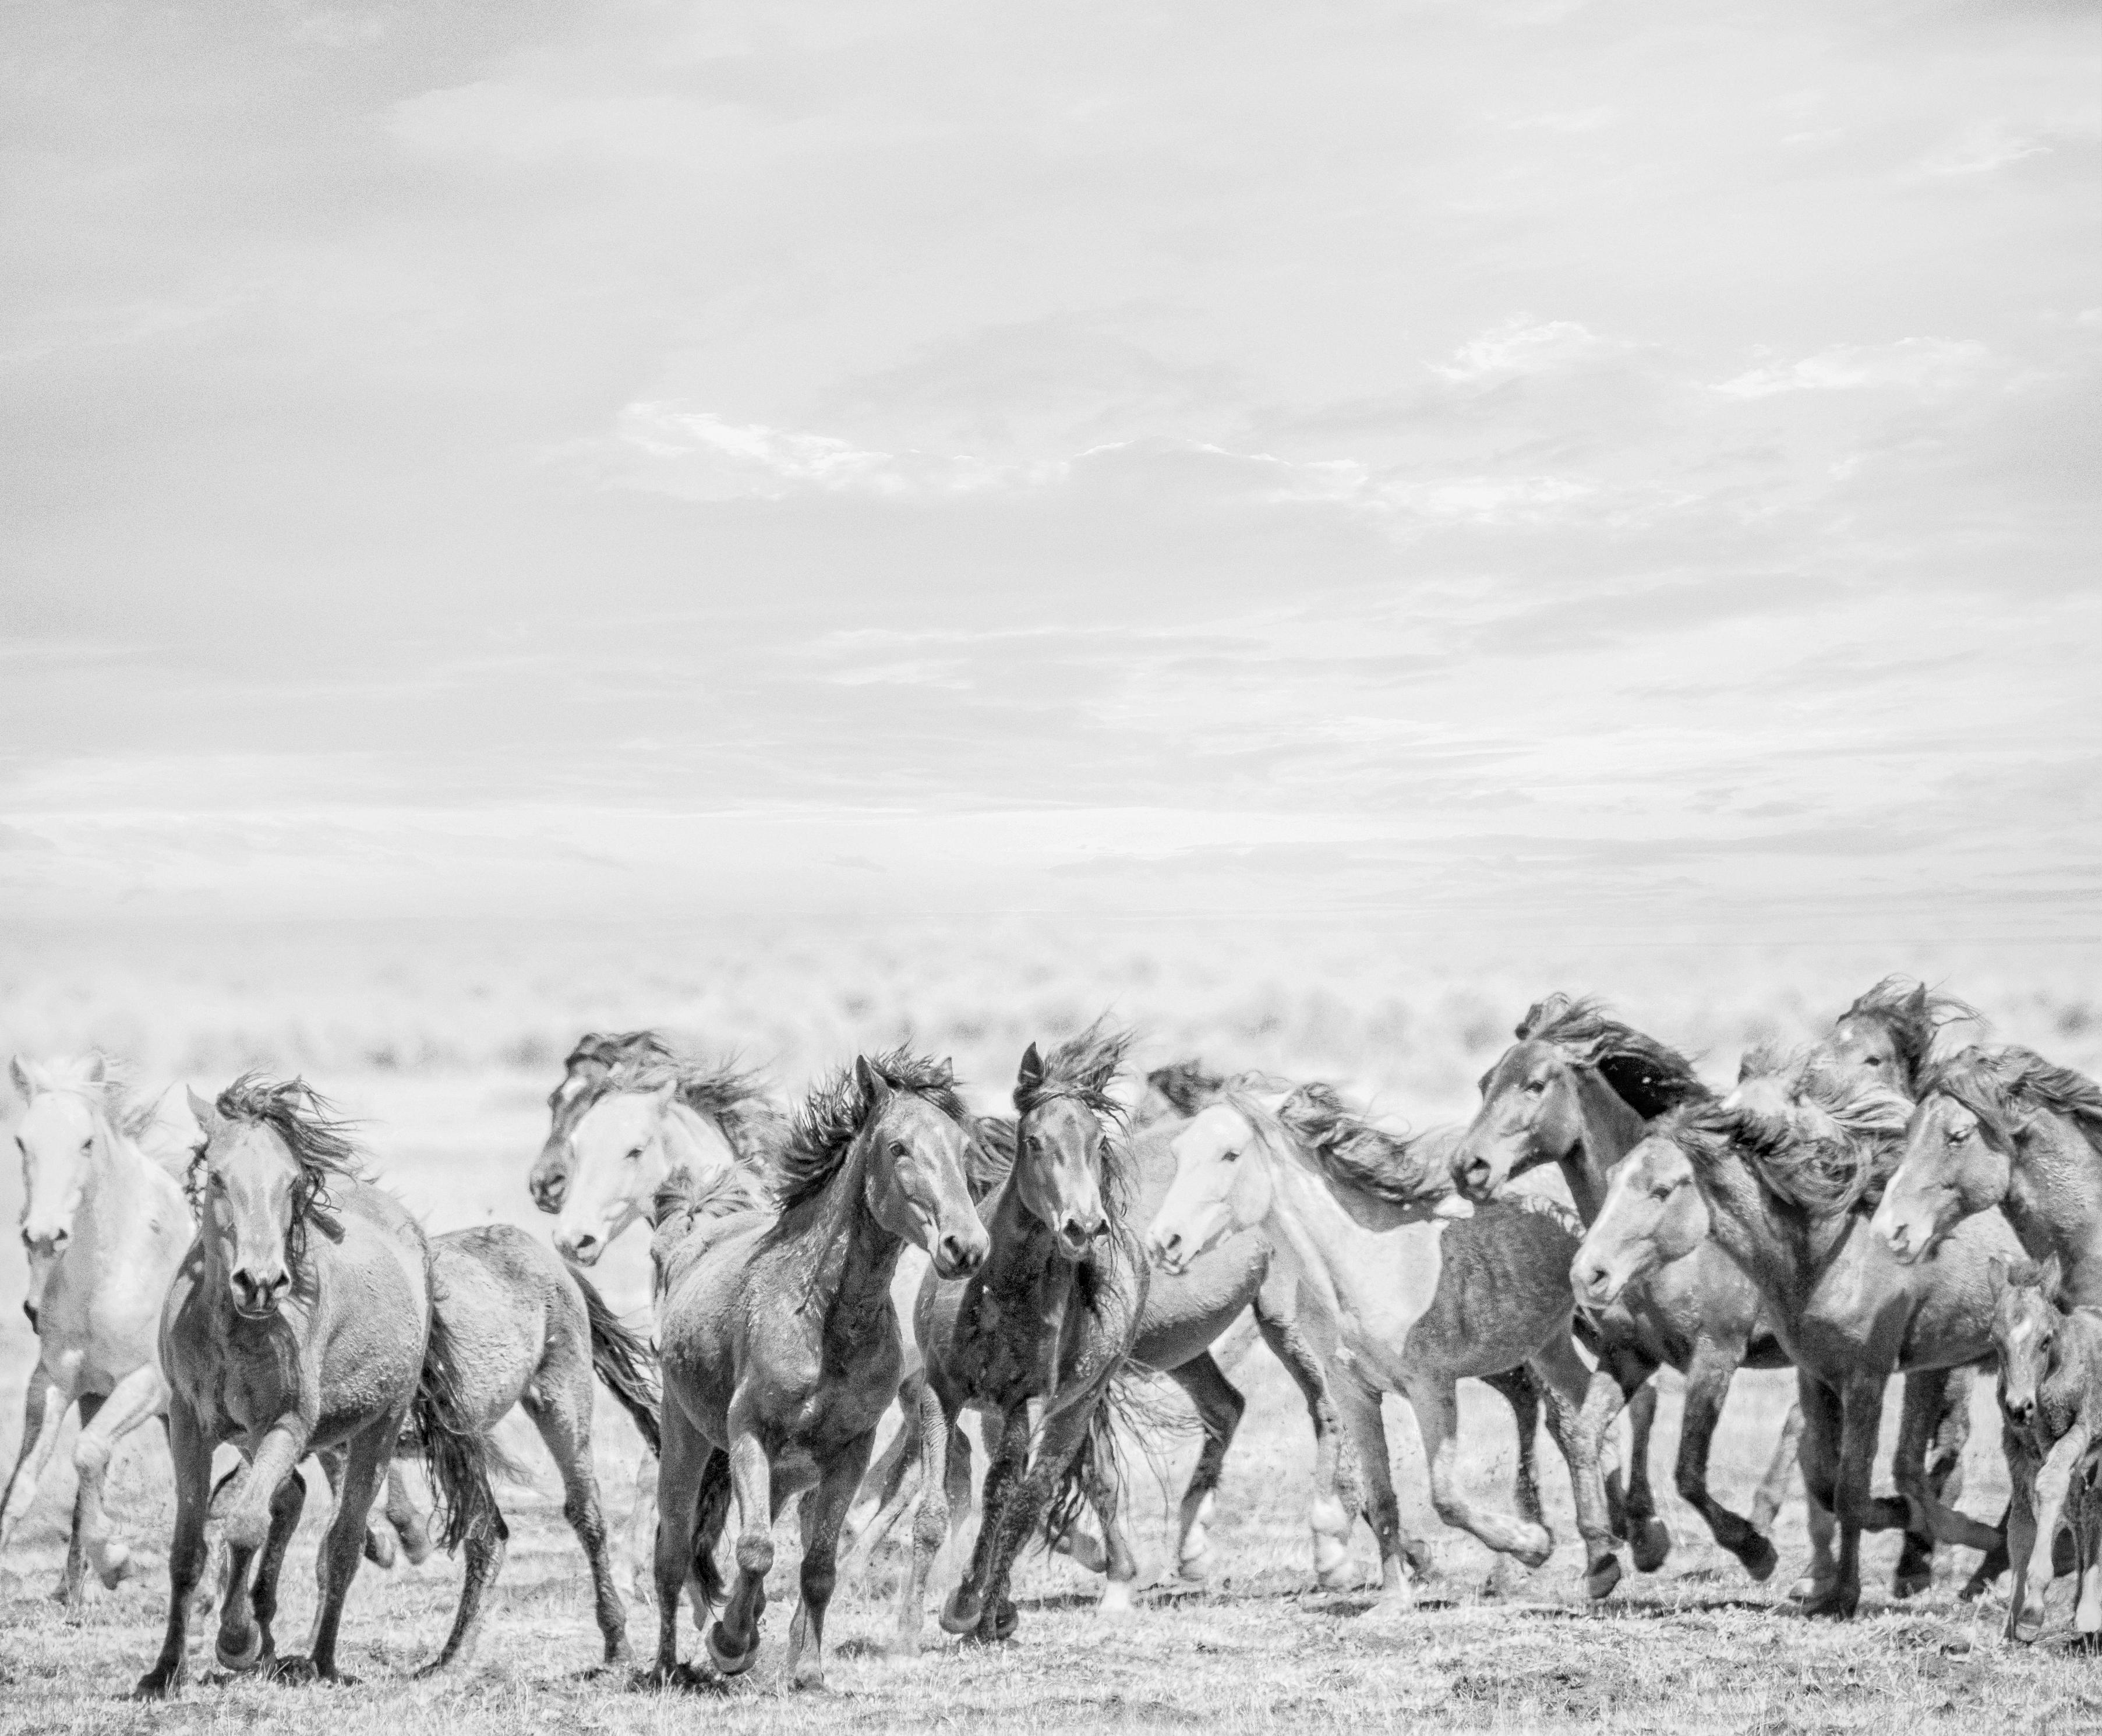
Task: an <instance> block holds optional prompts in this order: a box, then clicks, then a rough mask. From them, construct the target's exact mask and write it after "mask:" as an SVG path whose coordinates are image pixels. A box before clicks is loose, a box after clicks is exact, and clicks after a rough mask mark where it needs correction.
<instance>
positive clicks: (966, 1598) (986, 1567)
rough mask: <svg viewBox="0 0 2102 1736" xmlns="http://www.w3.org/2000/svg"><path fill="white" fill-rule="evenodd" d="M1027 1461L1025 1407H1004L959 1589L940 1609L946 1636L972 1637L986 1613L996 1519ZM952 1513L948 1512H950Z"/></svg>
mask: <svg viewBox="0 0 2102 1736" xmlns="http://www.w3.org/2000/svg"><path fill="white" fill-rule="evenodd" d="M1028 1459H1029V1406H1028V1405H1027V1402H1024V1403H1021V1404H1017V1405H1014V1406H1010V1407H1009V1409H1008V1410H1006V1411H1004V1413H1003V1414H1002V1415H1001V1417H1000V1434H999V1438H998V1440H997V1441H996V1442H995V1443H994V1445H993V1446H992V1448H991V1451H989V1452H988V1453H987V1455H986V1474H985V1486H984V1488H982V1490H979V1491H978V1543H977V1544H976V1545H975V1546H974V1547H973V1549H972V1550H971V1565H970V1566H969V1570H967V1571H966V1572H965V1575H964V1579H963V1583H961V1584H960V1585H958V1586H957V1588H956V1590H954V1591H953V1592H950V1593H949V1595H948V1596H947V1598H946V1599H945V1600H944V1601H943V1602H942V1614H941V1623H942V1629H943V1631H944V1632H948V1633H956V1634H965V1633H975V1632H977V1631H978V1624H979V1623H980V1622H981V1621H982V1619H984V1616H985V1612H986V1610H987V1607H988V1605H987V1603H986V1601H985V1589H986V1584H987V1579H988V1578H989V1576H990V1574H991V1565H992V1557H993V1552H994V1550H995V1548H996V1546H997V1543H998V1541H999V1536H1000V1522H1001V1516H1002V1515H1003V1514H1004V1512H1006V1511H1007V1506H1008V1503H1009V1499H1011V1492H1012V1490H1013V1486H1014V1481H1015V1479H1016V1477H1018V1476H1020V1475H1021V1473H1022V1467H1023V1466H1024V1465H1025V1464H1027V1463H1028ZM952 1511H953V1508H952Z"/></svg>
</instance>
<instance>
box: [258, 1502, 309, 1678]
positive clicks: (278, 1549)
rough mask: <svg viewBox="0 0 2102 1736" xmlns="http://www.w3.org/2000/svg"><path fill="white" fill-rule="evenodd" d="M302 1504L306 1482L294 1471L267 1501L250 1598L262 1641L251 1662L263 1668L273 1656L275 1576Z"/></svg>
mask: <svg viewBox="0 0 2102 1736" xmlns="http://www.w3.org/2000/svg"><path fill="white" fill-rule="evenodd" d="M306 1504H307V1485H306V1480H305V1478H304V1477H301V1476H300V1475H299V1472H296V1471H295V1472H293V1473H292V1474H291V1475H290V1477H286V1479H285V1480H284V1481H283V1482H282V1483H280V1484H278V1486H277V1493H276V1494H275V1495H273V1496H271V1498H270V1534H269V1536H268V1537H267V1538H266V1539H264V1543H263V1553H262V1554H261V1556H260V1557H258V1558H257V1561H256V1563H255V1591H254V1592H253V1593H251V1597H250V1607H251V1609H252V1610H254V1611H255V1627H256V1630H257V1632H259V1633H260V1634H261V1636H262V1640H263V1644H262V1649H261V1650H260V1652H259V1654H258V1656H257V1658H256V1659H255V1662H256V1663H259V1664H261V1665H262V1666H264V1667H265V1668H268V1667H269V1665H270V1664H271V1663H273V1661H275V1659H276V1658H277V1635H276V1633H275V1632H273V1628H272V1626H271V1624H272V1623H273V1622H275V1621H276V1620H277V1576H278V1574H280V1573H281V1572H282V1571H283V1570H284V1565H285V1552H286V1550H287V1549H288V1548H290V1547H291V1543H292V1533H293V1532H294V1531H295V1530H298V1529H299V1513H300V1510H301V1509H302V1508H304V1507H305V1506H306Z"/></svg>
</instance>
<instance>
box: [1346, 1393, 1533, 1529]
mask: <svg viewBox="0 0 2102 1736" xmlns="http://www.w3.org/2000/svg"><path fill="white" fill-rule="evenodd" d="M1482 1384H1483V1385H1484V1386H1489V1387H1493V1388H1495V1389H1496V1390H1497V1392H1499V1393H1502V1394H1503V1398H1504V1402H1505V1403H1506V1404H1507V1405H1509V1406H1510V1410H1511V1423H1512V1424H1513V1426H1514V1427H1515V1428H1517V1430H1518V1461H1517V1464H1516V1467H1515V1468H1514V1471H1513V1473H1512V1480H1511V1494H1512V1497H1513V1499H1514V1500H1515V1501H1516V1502H1517V1503H1518V1516H1519V1518H1521V1519H1529V1520H1531V1521H1532V1522H1533V1523H1534V1524H1535V1525H1539V1524H1541V1523H1542V1522H1543V1521H1542V1520H1541V1505H1540V1397H1541V1393H1540V1383H1539V1381H1537V1379H1534V1378H1533V1373H1532V1370H1531V1369H1530V1368H1528V1367H1527V1366H1526V1365H1525V1364H1524V1363H1523V1362H1520V1363H1519V1365H1518V1366H1516V1367H1514V1368H1506V1370H1504V1371H1503V1372H1502V1373H1501V1374H1499V1375H1484V1376H1483V1380H1482ZM1381 1433H1382V1434H1384V1433H1386V1431H1385V1430H1384V1429H1382V1430H1381ZM1360 1456H1362V1455H1360Z"/></svg>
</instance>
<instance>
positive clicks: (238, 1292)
mask: <svg viewBox="0 0 2102 1736" xmlns="http://www.w3.org/2000/svg"><path fill="white" fill-rule="evenodd" d="M227 1286H228V1288H229V1289H230V1290H231V1291H233V1311H234V1313H237V1314H238V1315H240V1316H241V1317H242V1319H243V1320H268V1318H269V1317H271V1316H272V1315H273V1314H274V1313H277V1308H278V1304H280V1303H282V1301H283V1300H285V1293H286V1291H288V1290H290V1288H291V1287H292V1278H291V1274H290V1273H288V1272H286V1271H283V1270H282V1269H281V1270H279V1271H277V1272H273V1273H262V1274H257V1273H251V1272H250V1271H248V1270H247V1269H246V1268H245V1267H244V1268H243V1269H242V1270H240V1271H238V1272H236V1273H233V1276H232V1277H230V1278H228V1280H227Z"/></svg>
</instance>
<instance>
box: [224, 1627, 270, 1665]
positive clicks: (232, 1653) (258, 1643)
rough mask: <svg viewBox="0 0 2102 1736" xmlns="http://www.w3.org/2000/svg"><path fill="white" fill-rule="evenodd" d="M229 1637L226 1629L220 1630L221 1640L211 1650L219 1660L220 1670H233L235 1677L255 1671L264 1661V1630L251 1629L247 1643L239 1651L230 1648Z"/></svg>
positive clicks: (258, 1628)
mask: <svg viewBox="0 0 2102 1736" xmlns="http://www.w3.org/2000/svg"><path fill="white" fill-rule="evenodd" d="M229 1637H230V1636H228V1633H227V1631H226V1630H225V1629H224V1627H222V1628H220V1631H219V1639H218V1641H217V1642H216V1643H215V1645H213V1646H212V1649H211V1650H212V1655H213V1656H214V1657H215V1658H218V1659H219V1667H220V1668H221V1669H222V1670H231V1671H233V1673H234V1674H235V1675H237V1676H240V1675H244V1674H246V1672H248V1671H250V1670H252V1669H254V1668H255V1666H256V1665H257V1664H258V1663H260V1662H261V1661H262V1658H263V1630H262V1629H261V1628H260V1627H251V1628H250V1629H249V1630H248V1641H247V1643H246V1645H242V1646H240V1647H238V1648H237V1649H233V1650H229V1649H228V1645H227V1641H228V1638H229Z"/></svg>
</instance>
